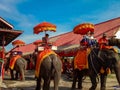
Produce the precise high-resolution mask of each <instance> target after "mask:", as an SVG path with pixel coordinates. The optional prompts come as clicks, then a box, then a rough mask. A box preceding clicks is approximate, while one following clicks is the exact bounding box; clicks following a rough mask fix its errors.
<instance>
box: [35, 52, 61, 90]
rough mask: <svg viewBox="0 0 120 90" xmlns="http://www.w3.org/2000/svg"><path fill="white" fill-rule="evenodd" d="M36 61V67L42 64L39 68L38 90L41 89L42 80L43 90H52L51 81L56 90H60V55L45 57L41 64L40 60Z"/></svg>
mask: <svg viewBox="0 0 120 90" xmlns="http://www.w3.org/2000/svg"><path fill="white" fill-rule="evenodd" d="M36 61H37V62H36V67H37V65H38V64H39V63H40V67H37V70H38V72H39V73H38V76H36V78H37V86H36V90H40V89H41V79H43V80H44V84H43V90H50V81H51V80H53V81H54V90H58V84H59V81H60V78H61V70H62V62H61V60H60V58H59V57H58V55H56V54H53V53H51V54H49V55H45V56H44V58H43V60H42V61H41V62H39V61H40V59H37V60H36ZM37 70H36V71H37ZM36 71H35V72H36Z"/></svg>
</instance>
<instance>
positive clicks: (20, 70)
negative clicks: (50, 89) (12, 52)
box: [5, 56, 27, 81]
mask: <svg viewBox="0 0 120 90" xmlns="http://www.w3.org/2000/svg"><path fill="white" fill-rule="evenodd" d="M10 59H11V56H10V58H8V59H7V62H6V63H5V70H7V69H8V68H9V64H10ZM26 68H27V61H26V60H25V59H24V58H23V57H20V58H18V59H17V60H16V62H15V64H14V68H13V69H11V68H9V69H10V75H11V80H14V79H16V80H17V79H18V75H20V79H21V80H22V81H24V80H25V70H26ZM14 71H15V72H16V73H15V74H14Z"/></svg>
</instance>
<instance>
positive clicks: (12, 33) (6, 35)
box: [0, 28, 23, 46]
mask: <svg viewBox="0 0 120 90" xmlns="http://www.w3.org/2000/svg"><path fill="white" fill-rule="evenodd" d="M22 33H23V31H20V30H9V29H1V28H0V41H1V42H0V46H3V41H4V46H6V45H8V44H9V43H10V42H11V41H13V40H14V39H15V38H17V37H18V36H19V35H21V34H22Z"/></svg>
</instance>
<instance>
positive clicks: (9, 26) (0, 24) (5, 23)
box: [0, 17, 13, 29]
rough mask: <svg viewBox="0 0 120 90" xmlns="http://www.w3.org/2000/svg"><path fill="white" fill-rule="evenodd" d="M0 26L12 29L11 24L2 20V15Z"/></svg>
mask: <svg viewBox="0 0 120 90" xmlns="http://www.w3.org/2000/svg"><path fill="white" fill-rule="evenodd" d="M0 28H7V29H13V25H11V24H10V23H8V22H7V21H6V20H4V19H3V18H2V17H0Z"/></svg>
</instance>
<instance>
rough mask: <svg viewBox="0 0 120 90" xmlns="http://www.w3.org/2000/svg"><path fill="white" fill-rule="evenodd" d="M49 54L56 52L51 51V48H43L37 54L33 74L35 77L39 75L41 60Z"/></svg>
mask: <svg viewBox="0 0 120 90" xmlns="http://www.w3.org/2000/svg"><path fill="white" fill-rule="evenodd" d="M50 54H55V55H56V53H55V52H54V51H52V50H51V49H45V50H44V51H42V52H40V53H39V54H38V56H37V61H36V68H35V76H36V77H39V73H40V72H39V71H40V65H41V62H42V61H43V60H44V58H46V57H47V56H49V55H50Z"/></svg>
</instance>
